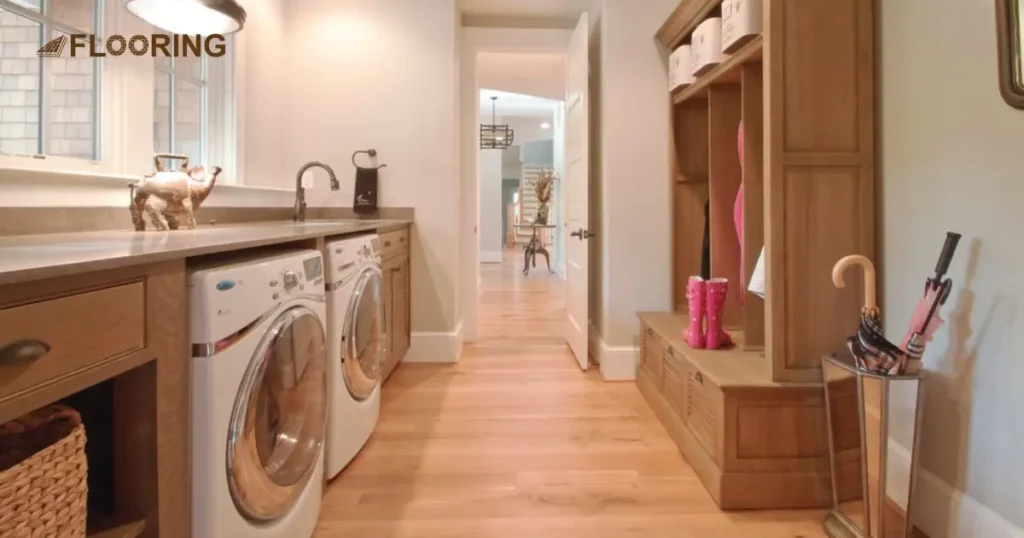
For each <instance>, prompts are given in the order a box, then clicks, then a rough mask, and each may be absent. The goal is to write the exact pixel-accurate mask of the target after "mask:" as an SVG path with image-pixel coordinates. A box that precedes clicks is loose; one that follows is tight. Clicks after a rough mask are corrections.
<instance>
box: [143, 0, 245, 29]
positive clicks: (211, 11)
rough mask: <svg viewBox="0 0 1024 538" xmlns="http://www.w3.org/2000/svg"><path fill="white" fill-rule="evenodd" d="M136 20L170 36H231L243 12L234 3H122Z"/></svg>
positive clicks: (202, 0)
mask: <svg viewBox="0 0 1024 538" xmlns="http://www.w3.org/2000/svg"><path fill="white" fill-rule="evenodd" d="M124 7H125V8H127V9H128V11H130V12H131V13H132V15H135V16H136V17H138V18H140V19H142V20H144V21H146V22H148V23H149V24H152V25H153V26H156V27H157V28H160V29H161V30H165V31H168V32H171V33H174V34H188V35H197V34H198V35H203V36H208V35H213V34H221V35H226V34H233V33H235V32H238V31H239V30H241V29H242V28H243V27H244V26H245V9H244V8H243V7H242V6H241V5H239V4H238V2H236V1H235V0H125V2H124Z"/></svg>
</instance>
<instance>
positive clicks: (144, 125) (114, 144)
mask: <svg viewBox="0 0 1024 538" xmlns="http://www.w3.org/2000/svg"><path fill="white" fill-rule="evenodd" d="M56 1H59V0H56ZM0 5H3V6H4V7H8V6H14V9H12V10H11V11H12V12H14V13H16V14H19V15H20V16H24V15H22V14H20V13H18V11H20V10H21V9H19V8H22V9H24V5H25V4H24V2H23V1H22V0H0ZM97 6H98V9H97V11H98V12H102V16H101V17H97V22H96V23H94V24H96V25H97V28H95V29H94V30H93V32H94V33H95V34H97V35H98V36H106V35H111V34H121V35H135V34H144V35H146V34H154V33H161V32H162V31H161V30H159V29H156V28H154V27H152V26H150V25H149V24H147V23H146V22H144V21H142V20H141V19H139V18H137V17H135V16H134V15H132V14H131V13H129V12H128V10H127V9H125V8H124V6H123V5H122V0H98V1H97ZM36 15H38V14H36ZM62 26H64V27H66V28H67V27H68V25H62ZM227 45H228V49H227V50H228V54H227V55H225V56H223V57H221V58H217V59H215V60H213V61H211V59H209V58H207V59H206V60H205V61H206V63H207V64H208V65H210V66H213V67H214V69H211V72H210V73H209V75H208V79H209V81H208V88H207V92H206V93H207V94H208V95H209V100H210V101H211V103H210V104H214V103H215V106H209V107H207V108H209V109H212V110H216V111H217V112H214V113H213V114H209V115H208V117H206V118H205V120H206V121H205V123H206V128H205V129H204V131H205V137H206V140H207V143H206V144H205V146H206V148H205V152H206V155H205V157H204V162H202V163H196V164H202V165H204V166H207V167H208V168H209V167H211V166H213V165H217V166H220V167H222V168H223V169H224V173H222V174H221V176H220V177H219V178H218V183H219V184H231V185H238V186H242V185H243V184H242V183H241V181H239V179H240V178H242V177H244V175H243V171H242V168H243V164H244V161H245V158H244V154H245V149H244V147H243V146H242V144H241V143H240V142H241V140H242V138H243V136H244V127H243V126H244V117H243V114H242V113H241V111H243V110H245V108H244V84H242V81H243V80H244V65H245V59H244V49H245V35H244V33H236V34H233V35H231V36H230V37H229V40H228V44H227ZM109 60H110V58H97V59H96V60H95V61H97V62H98V65H99V67H98V68H97V69H96V71H95V72H96V75H97V79H98V84H97V85H98V87H99V92H97V93H98V97H97V102H98V103H99V108H98V113H95V114H96V118H97V122H96V123H97V126H96V129H97V131H98V133H99V135H98V145H99V152H98V155H97V158H96V159H95V160H87V159H77V158H74V157H60V156H49V155H44V156H38V157H36V156H25V155H3V154H0V170H24V171H34V172H43V173H53V174H56V177H55V179H56V178H59V177H63V176H66V178H65V179H66V180H67V182H68V183H69V184H77V183H78V182H79V181H80V178H81V177H83V175H84V176H91V177H97V178H100V177H109V178H112V177H117V178H123V177H126V176H127V177H137V176H139V175H144V174H149V173H152V172H153V171H154V169H153V155H154V140H153V113H154V108H155V107H154V102H153V96H154V91H153V89H154V84H155V81H156V77H155V74H156V73H157V70H156V60H155V58H153V57H152V56H150V55H147V56H144V57H138V58H134V57H133V58H128V57H126V56H122V57H119V58H117V60H119V61H109ZM41 106H42V103H41ZM61 181H63V180H61Z"/></svg>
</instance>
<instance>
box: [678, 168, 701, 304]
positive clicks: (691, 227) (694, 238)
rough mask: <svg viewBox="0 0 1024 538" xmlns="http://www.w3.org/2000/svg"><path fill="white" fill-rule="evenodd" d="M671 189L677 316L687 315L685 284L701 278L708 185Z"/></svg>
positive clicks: (687, 185)
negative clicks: (678, 313) (689, 280)
mask: <svg viewBox="0 0 1024 538" xmlns="http://www.w3.org/2000/svg"><path fill="white" fill-rule="evenodd" d="M672 188H673V195H672V196H673V210H672V242H673V245H672V290H673V298H674V302H673V303H672V304H673V306H674V307H675V309H676V311H677V312H686V305H687V300H686V280H687V279H688V278H689V277H690V276H691V275H699V274H700V256H701V249H702V247H703V246H704V202H705V201H706V200H707V199H708V184H707V183H676V184H675V185H673V187H672Z"/></svg>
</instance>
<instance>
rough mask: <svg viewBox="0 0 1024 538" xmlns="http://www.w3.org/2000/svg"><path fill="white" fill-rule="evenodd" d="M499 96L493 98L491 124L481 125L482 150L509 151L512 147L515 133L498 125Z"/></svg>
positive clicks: (506, 126)
mask: <svg viewBox="0 0 1024 538" xmlns="http://www.w3.org/2000/svg"><path fill="white" fill-rule="evenodd" d="M497 100H498V96H496V95H495V96H492V97H491V124H490V125H487V124H481V125H480V149H507V148H508V147H509V146H511V145H512V140H513V139H514V138H515V133H514V132H513V131H512V129H511V128H510V127H509V126H508V125H498V124H497V119H498V116H497V113H496V112H495V103H496V102H497Z"/></svg>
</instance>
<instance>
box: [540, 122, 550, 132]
mask: <svg viewBox="0 0 1024 538" xmlns="http://www.w3.org/2000/svg"><path fill="white" fill-rule="evenodd" d="M540 128H541V129H545V130H547V129H550V128H551V124H550V123H548V122H544V123H542V124H540Z"/></svg>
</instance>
